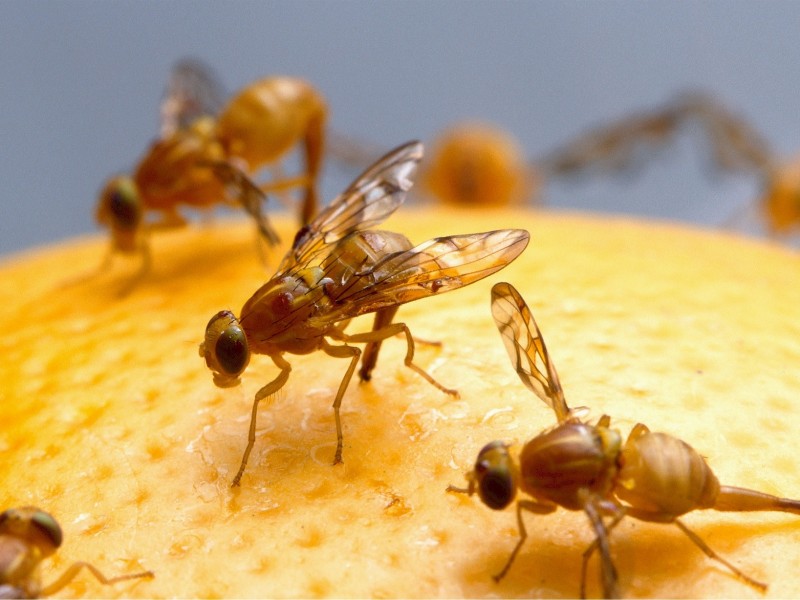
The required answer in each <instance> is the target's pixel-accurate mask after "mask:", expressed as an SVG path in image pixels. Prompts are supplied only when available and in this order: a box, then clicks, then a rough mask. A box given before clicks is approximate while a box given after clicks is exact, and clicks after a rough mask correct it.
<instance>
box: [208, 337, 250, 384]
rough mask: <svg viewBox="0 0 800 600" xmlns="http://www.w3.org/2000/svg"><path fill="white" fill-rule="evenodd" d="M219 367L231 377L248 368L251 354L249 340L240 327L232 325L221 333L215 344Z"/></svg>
mask: <svg viewBox="0 0 800 600" xmlns="http://www.w3.org/2000/svg"><path fill="white" fill-rule="evenodd" d="M214 352H215V354H216V355H217V362H218V363H219V366H220V367H222V369H223V370H224V371H225V372H226V373H227V374H229V375H238V374H239V373H241V372H242V371H243V370H244V368H245V367H246V366H247V362H248V360H249V358H250V352H249V350H248V348H247V338H246V337H245V334H244V331H242V328H241V327H239V326H238V325H231V326H230V327H228V328H226V329H225V330H224V331H223V332H222V333H220V335H219V338H218V339H217V343H216V344H214Z"/></svg>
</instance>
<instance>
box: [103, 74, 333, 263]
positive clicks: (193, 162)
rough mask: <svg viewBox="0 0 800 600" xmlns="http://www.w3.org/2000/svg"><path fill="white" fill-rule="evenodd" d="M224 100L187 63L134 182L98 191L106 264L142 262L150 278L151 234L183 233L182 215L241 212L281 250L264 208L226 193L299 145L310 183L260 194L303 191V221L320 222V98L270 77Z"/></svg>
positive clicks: (282, 184) (124, 180) (291, 81)
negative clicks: (225, 206)
mask: <svg viewBox="0 0 800 600" xmlns="http://www.w3.org/2000/svg"><path fill="white" fill-rule="evenodd" d="M222 97H223V92H222V88H221V86H220V85H219V83H218V82H217V80H216V78H215V77H214V76H213V73H211V70H210V69H209V68H208V67H207V66H205V65H204V64H203V63H200V62H199V61H182V62H180V63H179V64H178V65H176V67H175V68H174V69H173V72H172V75H171V78H170V82H169V84H168V86H167V90H166V93H165V98H164V100H163V101H162V106H161V121H162V123H161V137H160V138H159V139H157V140H156V141H155V142H154V143H153V144H152V145H151V146H150V148H149V149H148V150H147V152H146V153H145V154H144V156H143V157H142V158H141V159H140V161H139V163H138V165H137V166H136V168H135V170H134V172H133V174H132V175H117V176H115V177H112V178H111V179H110V180H109V181H108V182H107V183H106V184H105V186H104V187H103V189H102V191H101V192H100V199H99V201H98V205H97V209H96V219H97V221H98V222H99V223H100V224H101V225H103V226H106V227H108V228H109V230H110V232H111V252H110V254H109V256H108V258H107V261H106V262H108V261H109V260H110V259H111V257H112V255H113V254H114V252H122V253H138V254H140V255H141V256H142V273H143V272H145V271H147V270H148V269H149V267H150V254H149V247H148V243H147V234H148V232H149V231H151V230H153V229H160V228H167V227H177V226H181V225H184V224H185V219H184V218H183V217H182V216H181V215H180V213H179V212H178V208H179V207H181V206H190V207H194V208H209V207H212V206H215V205H217V204H219V203H229V204H236V203H239V204H241V205H242V206H243V207H244V208H245V210H246V211H247V212H248V213H250V215H251V216H252V217H253V218H254V219H255V221H256V223H257V224H258V227H259V230H260V232H261V234H262V235H263V236H264V237H265V239H266V240H267V241H268V242H270V243H273V244H274V243H276V242H277V236H276V234H275V233H274V231H273V230H272V228H271V226H270V225H269V222H268V220H267V218H266V216H265V215H263V214H262V212H261V208H262V207H261V204H256V203H254V202H253V197H252V195H250V196H244V197H233V198H231V196H230V195H229V194H228V189H229V188H231V187H233V188H234V189H235V188H236V185H235V182H234V183H233V185H232V182H231V180H232V179H237V178H239V177H240V176H241V175H242V174H243V173H244V172H246V173H248V174H254V173H256V172H257V171H258V170H260V169H261V168H262V167H264V166H266V165H272V164H274V163H276V162H277V161H278V160H279V159H280V158H282V157H283V156H284V155H286V154H287V153H288V152H289V151H290V150H291V149H292V148H293V147H295V146H296V145H298V144H302V145H303V149H304V156H305V172H304V173H303V175H302V176H301V177H299V178H295V179H285V180H280V181H276V182H273V183H268V184H265V185H264V186H262V187H263V188H264V189H269V190H274V189H283V188H286V187H293V186H298V185H300V186H302V187H303V188H304V189H305V197H304V200H303V204H302V210H301V219H302V222H303V223H307V222H308V221H309V220H310V219H311V217H312V216H313V215H314V213H315V212H316V210H317V191H316V183H317V178H318V175H319V172H320V167H321V164H322V156H323V146H324V138H325V131H324V129H325V122H326V118H327V106H326V103H325V100H324V98H323V97H322V95H321V94H320V93H319V92H318V91H317V90H316V89H314V88H313V87H312V86H311V85H310V84H309V83H307V82H306V81H303V80H301V79H295V78H291V77H271V78H267V79H262V80H259V81H256V82H254V83H251V84H250V85H248V86H246V87H245V88H243V89H242V90H241V91H240V92H239V93H238V94H236V95H235V96H234V97H233V98H231V99H230V100H228V102H227V103H225V104H224V105H223V104H222V102H221V100H220V99H221V98H222ZM261 200H263V197H262V198H261ZM148 216H150V217H151V219H148Z"/></svg>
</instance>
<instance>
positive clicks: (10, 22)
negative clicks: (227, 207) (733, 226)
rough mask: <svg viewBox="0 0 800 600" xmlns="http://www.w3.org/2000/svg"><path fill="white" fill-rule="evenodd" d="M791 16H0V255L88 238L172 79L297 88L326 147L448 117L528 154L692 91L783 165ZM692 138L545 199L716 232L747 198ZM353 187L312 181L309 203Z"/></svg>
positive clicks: (61, 11)
mask: <svg viewBox="0 0 800 600" xmlns="http://www.w3.org/2000/svg"><path fill="white" fill-rule="evenodd" d="M799 34H800V3H798V2H731V1H726V2H669V3H666V2H658V3H655V2H637V3H622V2H591V3H590V2H562V1H558V2H555V1H544V2H526V3H517V2H462V1H459V2H456V1H441V2H427V1H420V2H416V1H404V2H368V1H362V0H354V1H350V2H184V1H174V2H158V3H156V2H127V1H126V2H99V1H92V2H88V1H73V2H30V1H28V0H21V1H5V2H2V3H0V144H1V145H0V148H2V150H0V152H2V156H1V158H2V160H0V181H2V186H3V192H2V197H1V198H0V211H1V212H0V223H1V224H2V225H1V226H0V227H1V229H0V253H2V254H7V253H9V252H13V251H16V250H20V249H23V248H27V247H30V246H33V245H36V244H40V243H44V242H48V241H54V240H58V239H61V238H65V237H69V236H72V235H75V234H80V233H86V232H92V231H95V225H94V223H93V208H94V203H95V199H96V195H97V192H98V189H99V187H100V186H101V184H102V182H103V181H104V179H105V178H106V177H107V176H109V175H110V174H112V173H115V172H117V171H123V170H129V169H130V168H131V167H132V166H133V165H134V164H135V162H136V160H137V159H138V157H139V156H140V155H141V154H142V153H143V152H144V150H145V149H146V147H147V145H148V144H149V143H150V141H151V140H152V139H153V138H154V136H155V135H156V133H157V130H158V126H159V121H158V106H159V102H160V99H161V94H162V91H163V88H164V85H165V82H166V79H167V76H168V74H169V70H170V67H171V66H172V65H173V64H174V62H175V61H176V60H177V59H179V58H181V57H184V56H187V55H191V56H196V57H199V58H202V59H204V60H205V61H206V62H207V63H209V64H210V65H211V66H213V67H214V68H215V69H216V71H217V73H218V74H219V76H220V78H221V79H222V80H223V82H224V84H225V85H226V87H227V88H228V89H229V90H231V91H233V90H235V89H237V88H239V87H241V86H243V85H245V84H247V83H249V82H251V81H253V80H255V79H257V78H260V77H263V76H266V75H271V74H287V75H296V76H301V77H305V78H307V79H309V80H310V81H312V82H313V83H314V84H315V85H316V86H317V87H318V88H319V89H321V90H322V92H323V93H324V94H325V95H326V96H327V98H328V101H329V103H330V107H331V120H330V125H331V127H332V128H333V129H335V130H336V131H337V132H340V133H343V134H347V135H352V136H354V137H356V138H363V139H367V140H370V141H372V142H374V143H375V144H378V145H380V146H385V147H391V146H394V145H397V144H399V143H401V142H403V141H405V140H408V139H411V138H420V139H422V140H428V141H429V140H431V139H432V138H433V137H434V136H435V135H436V134H437V133H438V132H440V131H441V130H442V129H443V128H444V127H445V126H447V125H449V124H451V123H453V122H454V121H458V120H461V119H465V118H479V119H483V120H487V121H491V122H494V123H496V124H497V125H498V126H500V127H502V128H505V129H506V130H508V131H510V132H512V133H513V134H514V135H515V136H516V137H517V138H518V140H519V141H520V142H521V144H522V145H523V146H524V148H525V149H526V151H527V152H528V155H529V156H530V157H537V156H540V155H542V154H544V153H545V152H548V151H550V150H552V149H554V148H556V147H558V146H560V145H562V144H563V143H564V142H566V141H567V140H568V139H570V138H571V137H573V136H575V135H576V134H578V133H581V132H583V131H585V130H586V129H587V128H590V127H595V126H597V125H600V124H602V123H605V122H609V121H611V120H613V119H617V118H620V117H622V116H625V115H626V114H629V113H631V112H636V111H638V110H642V109H646V108H650V107H654V106H658V105H660V104H662V103H664V102H665V101H667V100H668V99H670V98H672V97H674V96H675V94H676V93H678V92H681V91H684V90H689V89H702V90H705V91H707V92H710V93H713V94H715V95H717V96H718V97H719V98H720V100H722V101H723V102H724V103H726V104H727V105H728V106H729V107H730V108H731V109H732V110H733V112H734V113H737V114H739V115H741V116H742V117H744V118H746V119H747V120H749V121H750V122H751V123H752V124H753V126H754V127H755V128H756V129H757V130H758V131H759V132H761V134H762V135H763V136H764V137H765V138H766V139H767V140H768V141H769V142H770V144H771V145H772V147H773V149H774V150H775V152H776V153H777V154H779V155H782V156H787V157H789V156H791V155H793V154H794V153H796V152H800V119H798V98H799V97H800V83H798V82H799V81H800V79H799V78H798V69H799V68H800V67H798V65H800V60H799V59H800V49H799V47H798V40H800V35H799ZM696 142H697V140H696V139H693V137H692V136H682V137H681V138H679V141H678V143H677V144H676V145H675V146H674V147H673V148H671V149H670V151H668V152H663V153H661V154H660V155H659V156H658V158H657V160H655V161H653V162H652V163H651V164H648V165H645V167H644V168H642V169H640V170H639V171H638V172H637V173H636V174H635V175H633V176H629V177H623V178H616V179H614V178H607V177H599V176H598V177H584V178H581V179H579V180H576V181H568V182H554V183H551V184H549V185H547V187H546V188H545V189H544V190H543V196H544V200H545V202H546V203H547V205H549V206H552V207H556V208H567V209H577V210H591V211H603V212H613V213H630V214H634V215H638V216H646V217H654V218H669V219H678V220H684V221H690V222H693V223H696V224H699V225H707V226H716V225H718V224H720V223H722V222H723V221H725V220H726V219H727V218H728V217H730V215H731V214H732V213H734V212H735V211H736V210H737V209H740V208H741V207H742V206H744V205H747V204H748V203H752V202H753V200H754V198H756V196H757V194H758V182H756V181H754V180H753V179H751V178H747V177H744V176H725V177H716V178H713V177H712V178H709V177H708V173H707V172H706V171H704V168H703V166H704V165H703V159H704V156H703V153H702V151H701V150H700V149H699V147H698V144H697V143H696ZM353 175H355V173H354V172H353V171H352V170H349V171H348V170H347V169H343V168H341V167H337V166H335V165H333V164H328V166H327V167H326V171H325V176H324V180H323V186H322V189H323V191H324V194H325V199H326V200H327V199H330V198H331V197H332V196H333V195H334V194H335V193H337V192H338V191H340V189H341V187H342V186H343V185H345V184H346V183H347V182H348V181H349V179H350V178H351V177H352V176H353Z"/></svg>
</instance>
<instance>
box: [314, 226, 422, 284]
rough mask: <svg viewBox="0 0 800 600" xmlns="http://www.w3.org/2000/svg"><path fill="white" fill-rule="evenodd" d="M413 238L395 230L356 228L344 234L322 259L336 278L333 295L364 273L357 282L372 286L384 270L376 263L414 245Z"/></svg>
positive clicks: (325, 267) (328, 272) (323, 267)
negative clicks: (332, 249) (411, 239)
mask: <svg viewBox="0 0 800 600" xmlns="http://www.w3.org/2000/svg"><path fill="white" fill-rule="evenodd" d="M413 247H414V246H413V244H412V243H411V242H410V241H409V239H408V238H407V237H406V236H404V235H402V234H400V233H393V232H391V231H372V230H367V231H356V232H354V233H351V234H350V235H347V236H346V237H344V238H342V239H341V240H339V242H337V244H336V250H335V251H333V252H331V253H330V254H329V256H328V257H327V258H326V259H325V261H324V262H323V263H322V265H321V267H322V269H323V270H324V271H325V275H326V276H327V277H330V278H331V279H332V280H333V286H331V295H332V297H333V298H334V299H335V298H336V295H337V293H336V291H337V290H338V289H340V286H344V285H345V284H351V280H352V279H353V278H354V277H360V280H359V282H358V283H357V284H356V285H361V286H364V287H365V286H368V285H370V284H372V283H374V281H375V280H376V279H377V278H378V277H379V276H380V275H381V274H382V273H383V271H382V270H381V268H380V266H378V268H377V269H375V265H378V264H379V262H380V261H381V260H382V259H384V258H385V257H387V256H388V255H390V254H393V253H395V252H404V251H405V250H410V249H411V248H413Z"/></svg>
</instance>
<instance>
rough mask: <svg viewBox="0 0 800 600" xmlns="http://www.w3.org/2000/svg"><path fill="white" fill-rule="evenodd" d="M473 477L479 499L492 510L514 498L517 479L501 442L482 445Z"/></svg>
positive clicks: (507, 503)
mask: <svg viewBox="0 0 800 600" xmlns="http://www.w3.org/2000/svg"><path fill="white" fill-rule="evenodd" d="M475 478H476V479H477V481H478V495H479V496H480V498H481V501H482V502H483V503H484V504H485V505H486V506H488V507H489V508H491V509H493V510H502V509H504V508H505V507H506V506H508V505H509V504H511V502H512V501H513V500H514V498H515V496H516V493H517V481H516V476H515V470H514V465H513V463H512V460H511V457H510V456H509V454H508V448H507V447H506V445H505V444H504V443H503V442H492V443H490V444H487V445H486V446H484V447H483V449H482V450H481V451H480V453H479V454H478V460H477V461H476V462H475Z"/></svg>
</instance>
